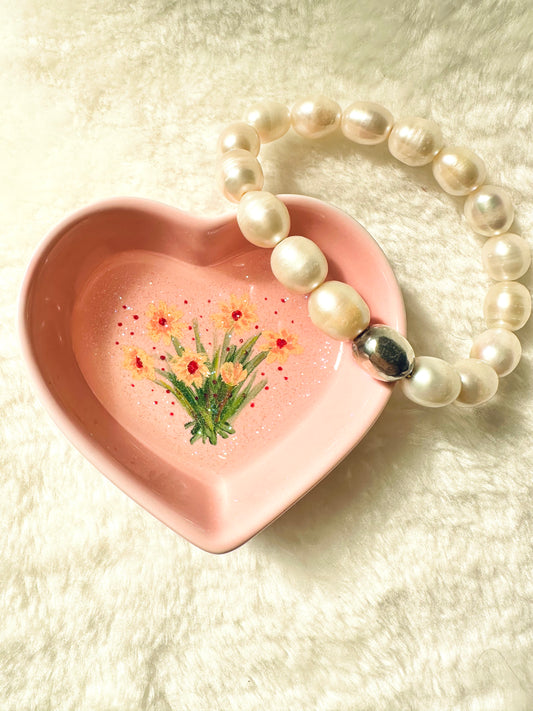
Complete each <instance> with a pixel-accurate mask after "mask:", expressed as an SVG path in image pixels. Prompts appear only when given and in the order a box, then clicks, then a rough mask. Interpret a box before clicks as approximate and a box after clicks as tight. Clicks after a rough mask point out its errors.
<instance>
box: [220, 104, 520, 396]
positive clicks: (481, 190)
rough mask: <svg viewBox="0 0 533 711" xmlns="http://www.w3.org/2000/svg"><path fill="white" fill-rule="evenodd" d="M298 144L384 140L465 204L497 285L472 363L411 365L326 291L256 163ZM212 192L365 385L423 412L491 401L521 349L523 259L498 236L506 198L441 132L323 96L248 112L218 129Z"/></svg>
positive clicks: (516, 243) (402, 342)
mask: <svg viewBox="0 0 533 711" xmlns="http://www.w3.org/2000/svg"><path fill="white" fill-rule="evenodd" d="M291 125H292V128H293V130H294V131H295V132H296V133H298V134H299V135H300V136H303V137H305V138H310V139H313V138H321V137H322V136H326V135H328V134H330V133H332V132H334V131H336V130H338V128H339V127H340V128H341V130H342V133H343V134H344V136H345V137H346V138H348V139H349V140H351V141H354V142H355V143H359V144H365V145H376V144H378V143H382V142H384V141H388V147H389V150H390V152H391V154H392V155H393V156H394V157H395V158H396V159H398V160H399V161H401V162H402V163H405V164H406V165H409V166H422V165H427V164H429V163H431V164H432V169H433V175H434V177H435V179H436V181H437V183H438V184H439V185H440V187H441V188H442V189H443V190H444V191H445V192H447V193H448V194H450V195H454V196H467V197H466V200H465V205H464V214H465V217H466V220H467V222H468V224H469V225H470V226H471V227H472V229H473V230H474V231H475V232H477V233H478V234H480V235H484V236H486V237H488V238H489V239H488V240H487V242H486V243H485V244H484V246H483V251H482V258H483V265H484V268H485V271H486V272H487V274H488V275H489V276H490V277H491V278H492V279H494V280H495V283H494V284H492V285H491V286H490V287H489V290H488V293H487V295H486V298H485V303H484V317H485V320H486V323H487V326H488V329H487V330H486V331H484V332H483V333H480V334H479V335H478V336H476V337H475V338H474V340H473V343H472V348H471V351H470V357H469V358H466V359H463V360H460V361H458V362H457V363H455V364H454V365H453V366H452V365H450V364H449V363H447V362H446V361H444V360H441V359H440V358H434V357H430V356H417V357H415V354H414V351H413V348H412V347H411V345H410V344H409V342H408V341H407V340H406V339H405V338H404V337H403V336H402V335H401V334H400V333H398V332H397V331H395V330H394V329H392V328H390V327H389V326H386V325H381V324H376V325H370V312H369V308H368V306H367V304H366V303H365V301H364V300H363V299H362V298H361V296H360V295H359V294H358V293H357V291H356V290H355V289H354V288H353V287H352V286H350V285H348V284H345V283H343V282H340V281H326V276H327V271H328V264H327V259H326V257H325V256H324V254H323V253H322V251H321V250H320V248H319V247H318V246H317V245H316V244H315V243H314V242H312V241H311V240H309V239H307V238H306V237H303V236H300V235H294V236H289V232H290V217H289V213H288V210H287V208H286V206H285V205H284V203H283V202H282V201H281V200H280V199H279V198H277V197H276V196H275V195H272V194H271V193H269V192H266V191H263V190H262V188H263V172H262V169H261V165H260V164H259V161H258V160H257V156H258V154H259V150H260V147H261V143H268V142H270V141H274V140H275V139H277V138H280V137H281V136H283V135H284V134H285V133H286V132H287V131H288V130H289V128H290V127H291ZM218 157H219V161H218V170H217V176H218V182H219V184H220V187H221V189H222V192H223V194H224V195H225V197H226V198H228V199H229V200H231V201H232V202H236V203H238V209H237V221H238V224H239V228H240V230H241V232H242V234H243V235H244V237H245V238H246V239H247V240H249V241H250V242H251V243H252V244H254V245H256V246H258V247H265V248H273V251H272V256H271V267H272V272H273V274H274V276H275V277H276V279H278V281H280V282H281V283H282V284H283V285H284V286H285V287H287V288H288V289H289V290H291V291H293V292H296V293H299V294H308V295H309V296H308V308H309V316H310V318H311V320H312V322H313V323H314V324H315V326H317V327H318V328H319V329H321V330H322V331H323V332H324V333H326V334H327V335H328V336H330V337H332V338H334V339H338V340H343V341H352V343H353V353H354V356H355V358H356V360H357V361H358V362H359V364H360V365H361V366H362V367H363V368H364V369H365V370H366V371H368V372H369V373H370V374H371V375H372V376H373V377H374V378H377V379H379V380H383V381H387V382H391V381H396V380H401V383H402V388H403V392H404V393H405V395H406V396H407V397H408V398H409V399H410V400H412V401H413V402H416V403H418V404H420V405H425V406H427V407H441V406H443V405H448V404H450V403H451V402H454V401H455V402H457V403H459V404H462V405H466V406H475V405H481V404H482V403H485V402H487V401H488V400H489V399H490V398H491V397H493V396H494V395H495V393H496V391H497V389H498V382H499V377H502V376H505V375H507V374H508V373H510V372H511V371H513V370H514V368H515V367H516V366H517V365H518V362H519V360H520V357H521V346H520V341H519V340H518V338H517V336H516V335H515V333H514V331H516V330H518V329H520V328H522V326H523V325H524V324H525V323H526V322H527V320H528V318H529V316H530V314H531V295H530V293H529V290H528V289H527V288H526V287H525V286H524V285H523V284H521V283H520V282H518V281H516V280H517V279H519V278H520V277H522V276H523V275H524V274H525V273H526V271H527V270H528V268H529V265H530V262H531V254H530V250H529V246H528V243H527V242H526V240H525V239H523V238H522V237H520V236H518V235H516V234H514V233H511V232H507V230H508V229H509V228H510V227H511V224H512V223H513V219H514V208H513V205H512V202H511V199H510V196H509V194H508V193H507V192H506V191H505V190H504V189H503V188H501V187H497V186H494V185H486V184H484V181H485V177H486V169H485V165H484V163H483V161H482V160H481V158H479V157H478V156H477V155H476V154H475V153H473V152H472V151H470V150H469V149H468V148H463V147H459V146H453V145H452V146H445V145H444V142H443V138H442V133H441V131H440V128H439V127H438V125H437V124H436V123H434V122H433V121H430V120H428V119H424V118H407V119H403V120H399V121H394V119H393V116H392V114H391V113H390V112H389V111H388V110H387V109H385V108H384V107H383V106H380V105H379V104H374V103H370V102H361V101H358V102H355V103H353V104H351V105H350V106H349V107H348V108H346V109H345V110H344V111H342V110H341V108H340V106H339V105H338V104H337V103H336V102H335V101H332V100H331V99H328V98H326V97H323V96H318V97H313V98H306V99H304V100H302V101H298V102H297V103H296V104H295V105H294V106H293V107H292V109H289V108H288V107H287V106H285V105H284V104H281V103H278V102H276V101H270V100H268V101H263V102H260V103H257V104H255V105H253V106H252V107H250V109H249V110H248V111H247V112H246V115H245V118H244V121H238V122H235V123H232V124H230V125H229V126H227V127H226V128H225V129H224V130H223V131H222V133H221V135H220V138H219V141H218Z"/></svg>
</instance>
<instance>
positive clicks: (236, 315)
mask: <svg viewBox="0 0 533 711" xmlns="http://www.w3.org/2000/svg"><path fill="white" fill-rule="evenodd" d="M241 316H242V311H239V309H236V310H235V311H233V312H232V314H231V318H232V319H233V320H234V321H238V320H239V319H240V318H241Z"/></svg>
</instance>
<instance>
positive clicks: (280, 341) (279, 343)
mask: <svg viewBox="0 0 533 711" xmlns="http://www.w3.org/2000/svg"><path fill="white" fill-rule="evenodd" d="M276 345H277V347H278V348H284V347H285V346H286V345H287V341H286V340H285V339H284V338H278V340H277V341H276Z"/></svg>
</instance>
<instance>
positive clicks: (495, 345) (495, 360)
mask: <svg viewBox="0 0 533 711" xmlns="http://www.w3.org/2000/svg"><path fill="white" fill-rule="evenodd" d="M521 355H522V346H521V345H520V341H519V340H518V338H517V336H516V334H514V333H513V332H512V331H508V330H507V329H506V328H489V329H488V330H487V331H483V333H480V334H479V335H477V336H476V337H475V338H474V340H473V342H472V348H471V350H470V357H471V358H479V359H480V360H484V361H485V363H488V364H489V365H490V366H491V367H492V368H494V370H495V371H496V373H497V374H498V375H499V376H500V378H502V377H503V376H504V375H509V373H512V371H513V370H514V369H515V368H516V366H517V365H518V363H519V362H520V357H521Z"/></svg>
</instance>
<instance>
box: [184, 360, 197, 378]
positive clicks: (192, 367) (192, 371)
mask: <svg viewBox="0 0 533 711" xmlns="http://www.w3.org/2000/svg"><path fill="white" fill-rule="evenodd" d="M199 367H200V366H199V365H198V363H197V362H196V361H195V360H191V362H190V363H189V365H188V366H187V370H188V371H189V373H190V374H191V375H194V374H195V373H196V371H197V370H198V368H199Z"/></svg>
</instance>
